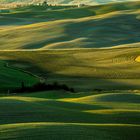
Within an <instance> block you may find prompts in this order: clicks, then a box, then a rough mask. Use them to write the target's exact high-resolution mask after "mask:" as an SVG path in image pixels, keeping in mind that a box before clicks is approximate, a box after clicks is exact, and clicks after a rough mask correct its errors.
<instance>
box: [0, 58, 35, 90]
mask: <svg viewBox="0 0 140 140" xmlns="http://www.w3.org/2000/svg"><path fill="white" fill-rule="evenodd" d="M37 80H38V79H37V78H35V77H33V76H31V75H29V74H27V73H24V72H21V71H18V70H15V69H12V68H10V67H7V64H6V62H3V61H0V90H4V89H5V90H6V89H7V90H8V89H11V88H13V87H14V88H15V87H20V86H21V82H22V81H23V82H25V83H26V84H27V85H32V84H33V83H35V82H37Z"/></svg>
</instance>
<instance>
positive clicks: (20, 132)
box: [0, 91, 140, 140]
mask: <svg viewBox="0 0 140 140" xmlns="http://www.w3.org/2000/svg"><path fill="white" fill-rule="evenodd" d="M51 94H52V95H51ZM57 94H58V95H57ZM92 94H93V95H92V96H91V93H75V94H74V93H73V94H71V93H65V92H63V91H62V92H58V93H57V92H56V91H51V92H42V93H39V92H38V93H32V94H31V93H30V94H29V93H27V94H24V95H16V96H7V97H1V98H0V108H1V110H0V124H1V125H0V133H1V137H0V139H12V138H13V139H17V140H19V139H23V140H24V139H27V138H30V139H31V140H32V139H45V138H47V139H63V138H65V139H82V140H84V139H93V138H94V139H95V140H104V139H112V140H116V139H117V140H122V139H128V140H129V139H132V138H133V139H136V140H137V139H139V129H140V125H139V124H140V119H139V118H140V104H139V103H138V102H134V101H132V102H131V99H130V97H129V95H131V96H132V98H135V99H137V97H135V96H136V95H137V96H138V98H139V94H138V93H133V92H131V93H128V94H123V93H116V94H118V96H120V98H121V94H122V95H124V96H125V99H128V101H129V103H127V102H125V101H124V103H120V102H119V101H110V102H105V101H98V100H97V99H96V96H100V95H98V94H97V95H96V93H92ZM100 94H101V93H100ZM50 95H51V96H50ZM87 95H88V96H87ZM89 95H90V96H91V97H90V96H89ZM102 95H104V94H101V97H102ZM86 96H87V98H88V100H86V102H85V101H84V100H83V99H82V98H86ZM107 96H110V97H112V96H113V93H108V94H107ZM94 97H95V99H96V100H93V98H94ZM76 100H77V101H76ZM91 100H92V101H93V102H91ZM75 101H76V102H75ZM120 108H121V109H120Z"/></svg>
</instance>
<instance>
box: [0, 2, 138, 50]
mask: <svg viewBox="0 0 140 140" xmlns="http://www.w3.org/2000/svg"><path fill="white" fill-rule="evenodd" d="M139 7H140V3H139V2H136V3H122V4H110V5H105V6H97V7H83V8H66V9H59V10H50V11H46V10H45V9H43V8H40V7H26V8H21V9H15V10H13V11H11V12H10V13H8V14H1V17H0V18H1V19H0V20H1V23H0V24H1V25H6V24H9V23H10V24H11V25H12V23H13V26H6V27H5V28H3V26H2V27H1V29H2V30H0V49H6V50H7V49H38V48H39V49H62V48H69V49H70V48H100V47H113V46H118V45H122V44H123V45H124V46H125V45H131V43H137V44H132V45H131V46H138V45H139V36H140V34H139V32H140V31H139V13H140V12H139ZM35 9H37V10H38V12H36V10H35ZM11 19H12V21H11ZM9 21H10V22H9ZM41 21H42V22H41ZM43 21H44V22H43ZM31 23H34V24H31ZM20 24H25V25H20ZM26 24H30V25H26ZM54 27H55V28H54ZM15 30H16V32H15ZM50 31H51V32H50Z"/></svg>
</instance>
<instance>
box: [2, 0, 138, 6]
mask: <svg viewBox="0 0 140 140" xmlns="http://www.w3.org/2000/svg"><path fill="white" fill-rule="evenodd" d="M43 1H44V0H0V4H7V3H39V2H43ZM126 1H138V0H53V1H52V0H48V2H49V3H55V4H78V3H83V4H94V5H95V4H105V3H109V2H126Z"/></svg>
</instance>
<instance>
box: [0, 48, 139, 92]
mask: <svg viewBox="0 0 140 140" xmlns="http://www.w3.org/2000/svg"><path fill="white" fill-rule="evenodd" d="M25 52H26V53H25ZM139 53H140V51H139V48H138V47H120V48H110V49H74V50H46V51H44V50H42V51H12V53H11V51H1V52H0V55H1V56H2V57H3V59H5V60H10V61H8V62H9V64H11V65H12V66H14V67H18V68H21V69H24V70H26V71H30V72H31V73H34V74H36V75H38V76H41V77H44V78H46V79H47V81H48V82H54V81H58V82H60V83H66V84H67V85H69V86H70V87H74V88H75V89H76V90H78V91H79V90H80V91H84V90H86V91H89V90H90V91H92V90H94V89H105V90H109V89H110V90H112V89H119V90H121V89H139V85H140V80H139V78H140V75H139V71H140V67H139V63H137V62H136V61H135V58H137V56H139ZM128 68H129V69H128Z"/></svg>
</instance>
